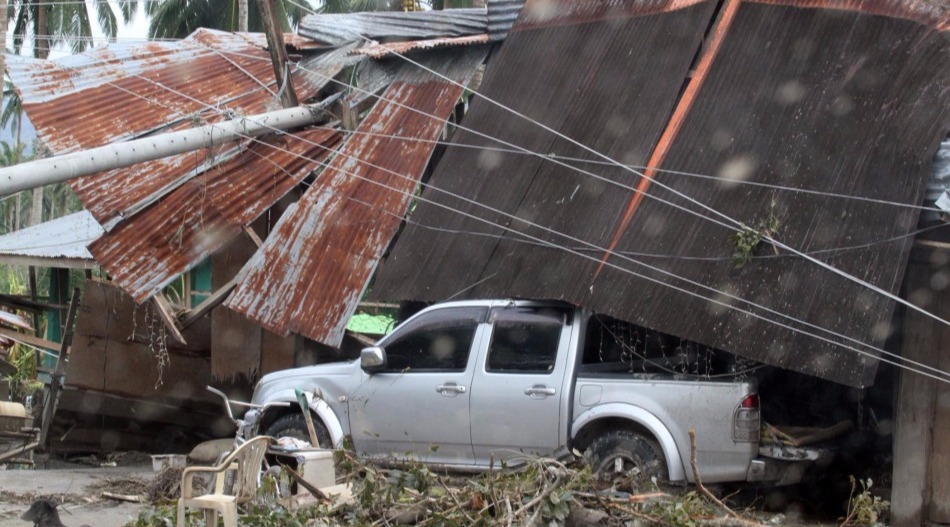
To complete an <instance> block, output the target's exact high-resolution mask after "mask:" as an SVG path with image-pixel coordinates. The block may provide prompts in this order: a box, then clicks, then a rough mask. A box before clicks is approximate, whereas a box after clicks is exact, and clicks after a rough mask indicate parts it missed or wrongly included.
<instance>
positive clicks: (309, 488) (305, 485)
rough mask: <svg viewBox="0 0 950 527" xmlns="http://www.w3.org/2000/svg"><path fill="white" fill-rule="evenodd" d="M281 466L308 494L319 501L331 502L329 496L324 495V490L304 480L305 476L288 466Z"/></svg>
mask: <svg viewBox="0 0 950 527" xmlns="http://www.w3.org/2000/svg"><path fill="white" fill-rule="evenodd" d="M281 466H282V467H283V469H284V470H286V471H287V474H289V475H290V478H291V479H293V480H294V481H296V482H297V484H298V485H300V486H301V487H303V488H305V489H307V492H309V493H310V494H311V495H313V497H314V498H317V499H318V500H323V501H330V498H328V497H327V495H326V494H324V493H323V491H322V490H320V489H318V488H317V487H314V486H313V485H311V484H310V483H309V482H308V481H307V480H305V479H303V476H301V475H300V474H298V473H297V471H296V470H294V469H292V468H290V467H289V466H287V465H281Z"/></svg>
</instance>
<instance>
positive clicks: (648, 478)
mask: <svg viewBox="0 0 950 527" xmlns="http://www.w3.org/2000/svg"><path fill="white" fill-rule="evenodd" d="M584 458H585V459H586V460H587V463H588V464H589V465H590V467H591V470H592V471H593V472H594V477H595V478H596V480H597V481H598V482H599V483H600V484H602V485H604V486H605V487H614V488H621V489H624V490H629V491H632V492H643V491H646V490H649V489H650V488H651V486H652V485H653V483H652V480H653V478H656V480H657V481H658V482H663V481H666V480H667V479H668V478H669V476H668V472H667V468H666V462H665V460H664V459H663V451H662V450H661V449H660V445H658V444H657V443H656V441H654V440H652V439H648V438H646V437H644V436H642V435H640V434H638V433H636V432H631V431H629V430H614V431H611V432H607V433H605V434H604V435H602V436H600V437H598V438H597V439H595V440H594V441H593V442H592V443H591V444H590V446H589V447H587V450H586V451H585V452H584Z"/></svg>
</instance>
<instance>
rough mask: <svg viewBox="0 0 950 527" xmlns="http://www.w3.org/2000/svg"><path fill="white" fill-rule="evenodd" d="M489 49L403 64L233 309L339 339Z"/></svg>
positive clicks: (245, 281) (245, 283)
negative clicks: (419, 63) (434, 150)
mask: <svg viewBox="0 0 950 527" xmlns="http://www.w3.org/2000/svg"><path fill="white" fill-rule="evenodd" d="M487 51H488V50H487V48H486V47H483V46H481V47H475V46H469V47H466V48H463V49H461V50H458V51H456V52H450V53H446V52H441V53H439V52H434V53H431V54H429V55H428V56H427V57H426V58H425V59H423V65H424V67H425V68H426V69H429V70H432V71H435V72H438V74H439V75H441V76H445V77H447V78H448V79H451V82H450V81H447V80H445V79H444V78H442V77H441V76H437V75H435V74H433V73H429V72H428V71H425V70H423V69H420V68H418V67H416V66H415V65H412V64H408V63H402V64H401V66H400V67H399V69H398V72H397V73H396V74H395V76H394V79H393V81H392V82H391V83H390V84H389V87H388V88H386V90H385V91H384V92H383V94H382V96H381V97H380V100H379V102H377V103H376V105H375V106H374V107H373V109H372V110H371V111H370V112H369V114H368V115H367V116H366V117H365V118H364V120H363V122H362V123H361V124H360V126H359V128H358V129H357V130H356V131H355V133H354V135H353V136H352V137H351V138H350V139H349V140H348V141H347V142H346V143H345V144H344V145H343V147H342V148H341V149H340V150H339V152H338V153H337V154H336V156H335V157H334V159H333V160H332V161H331V162H330V164H329V166H328V167H327V168H326V170H324V171H323V173H321V174H320V175H319V176H318V177H317V178H316V179H315V180H314V181H313V182H312V183H311V185H310V188H309V189H308V190H307V192H306V193H305V194H304V196H303V198H301V200H300V201H299V202H297V204H296V207H295V208H294V209H292V210H290V211H288V212H287V213H285V214H284V216H283V217H281V220H280V223H278V225H277V227H276V228H275V229H274V232H273V233H271V235H270V236H268V238H267V240H266V241H265V242H264V245H263V247H261V249H260V250H259V251H258V252H257V253H256V255H255V256H254V257H253V258H252V259H251V261H250V262H248V264H247V265H246V266H245V268H244V269H243V270H242V271H241V274H240V275H239V276H238V286H237V288H236V289H235V291H234V293H233V294H232V295H231V297H230V298H229V300H228V302H227V306H228V307H230V308H231V309H233V310H235V311H237V312H239V313H242V314H244V315H245V316H247V317H248V318H250V319H251V320H254V321H256V322H257V323H259V324H260V325H261V326H262V327H264V328H265V329H269V330H271V331H273V332H275V333H280V334H287V333H288V332H294V333H299V334H301V335H304V336H306V337H309V338H311V339H314V340H317V341H321V342H329V343H334V344H338V343H339V342H340V340H341V339H342V338H343V330H344V328H345V326H346V322H347V321H348V320H349V318H350V316H351V315H352V314H353V311H354V310H355V309H356V304H357V303H358V302H359V301H360V298H361V297H362V294H363V291H364V289H365V288H366V285H367V284H368V283H369V279H370V277H371V275H372V272H373V270H374V269H375V267H376V264H377V262H378V261H379V258H380V257H381V256H382V253H383V250H384V249H385V248H386V247H387V246H388V244H389V241H390V240H391V238H392V236H393V234H395V232H396V229H397V228H398V226H399V223H400V222H401V221H402V218H403V216H404V215H405V214H406V211H407V209H408V207H409V203H410V201H411V199H412V196H413V192H414V190H415V188H416V185H417V184H418V182H419V179H420V178H421V177H422V173H423V170H424V169H425V167H426V165H427V163H428V161H429V157H430V156H431V153H432V150H433V148H434V147H435V140H436V139H437V138H438V137H439V135H440V134H441V133H442V130H443V128H444V127H445V122H446V120H447V119H448V118H449V116H450V115H451V113H452V110H453V109H454V108H455V106H456V104H457V103H458V101H459V98H460V97H461V95H462V91H463V86H465V85H466V84H467V83H468V81H469V80H470V78H471V77H472V75H473V74H474V72H475V70H476V68H477V67H478V66H479V65H480V64H481V63H482V61H484V59H485V56H486V54H487Z"/></svg>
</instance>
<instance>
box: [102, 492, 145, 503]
mask: <svg viewBox="0 0 950 527" xmlns="http://www.w3.org/2000/svg"><path fill="white" fill-rule="evenodd" d="M100 495H101V496H102V497H103V498H107V499H110V500H115V501H125V502H128V503H145V496H139V495H131V494H116V493H114V492H103V493H102V494H100Z"/></svg>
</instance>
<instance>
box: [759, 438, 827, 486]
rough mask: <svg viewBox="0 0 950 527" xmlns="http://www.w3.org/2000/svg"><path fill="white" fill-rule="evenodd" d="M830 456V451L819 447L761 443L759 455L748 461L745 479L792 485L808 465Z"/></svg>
mask: <svg viewBox="0 0 950 527" xmlns="http://www.w3.org/2000/svg"><path fill="white" fill-rule="evenodd" d="M830 457H831V452H830V451H828V450H824V449H819V448H801V447H789V446H777V445H763V446H761V447H760V448H759V457H757V458H756V459H753V460H752V461H751V462H750V463H749V470H748V472H747V474H746V481H749V482H758V483H768V484H769V485H775V486H781V485H794V484H796V483H801V481H802V480H803V479H804V476H805V472H806V471H807V470H808V468H809V467H811V466H812V465H813V464H821V463H823V462H824V461H826V460H828V459H830Z"/></svg>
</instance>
